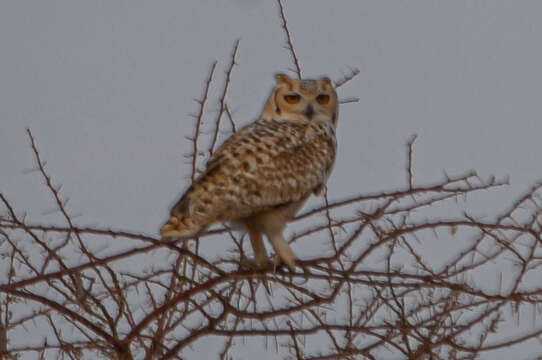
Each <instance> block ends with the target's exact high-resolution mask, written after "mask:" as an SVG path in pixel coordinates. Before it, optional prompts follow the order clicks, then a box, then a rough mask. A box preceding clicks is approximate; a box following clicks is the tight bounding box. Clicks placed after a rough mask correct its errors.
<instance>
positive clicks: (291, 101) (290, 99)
mask: <svg viewBox="0 0 542 360" xmlns="http://www.w3.org/2000/svg"><path fill="white" fill-rule="evenodd" d="M284 100H286V102H287V103H288V104H297V103H298V102H299V100H301V96H299V95H284Z"/></svg>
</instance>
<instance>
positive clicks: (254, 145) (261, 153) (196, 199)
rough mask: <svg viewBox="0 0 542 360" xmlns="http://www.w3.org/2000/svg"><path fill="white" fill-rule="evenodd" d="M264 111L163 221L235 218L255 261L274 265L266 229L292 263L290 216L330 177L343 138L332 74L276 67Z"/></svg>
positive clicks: (189, 231) (190, 223)
mask: <svg viewBox="0 0 542 360" xmlns="http://www.w3.org/2000/svg"><path fill="white" fill-rule="evenodd" d="M275 80H276V82H277V84H276V86H275V87H274V88H273V90H272V91H271V94H270V95H269V97H268V98H267V101H266V102H265V105H264V107H263V111H262V113H261V115H260V116H259V118H258V119H257V120H256V121H255V122H253V123H251V124H249V125H247V126H245V127H244V128H242V129H240V130H239V131H237V132H236V133H235V134H234V135H232V136H231V137H230V138H229V139H227V140H226V141H225V142H224V143H223V144H222V145H221V146H220V148H219V149H218V150H217V151H216V152H215V153H214V154H213V155H212V157H211V158H210V159H209V161H208V162H207V166H206V169H205V171H204V173H203V174H201V176H199V177H198V178H197V179H196V180H195V181H194V182H193V183H192V185H191V186H190V188H189V189H188V190H187V191H186V192H185V193H184V194H183V195H182V197H181V199H180V200H179V201H178V202H177V203H176V204H175V205H174V206H173V208H172V209H171V211H170V218H169V220H168V221H167V222H166V223H165V224H164V225H163V226H162V227H161V229H160V234H161V235H162V236H163V237H164V238H169V237H177V236H183V237H184V236H191V235H194V234H196V233H198V232H200V231H202V230H203V229H205V228H206V227H207V226H209V225H212V224H214V223H216V222H221V221H232V222H234V223H236V224H240V225H241V226H242V227H244V228H245V229H246V230H247V231H248V233H249V235H250V241H251V244H252V248H253V250H254V263H255V265H256V266H257V267H262V268H263V267H266V266H267V264H268V260H267V254H266V250H265V247H264V244H263V242H262V235H265V236H266V237H267V239H268V240H269V242H270V243H271V245H272V247H273V249H274V250H275V252H276V254H277V256H278V259H277V260H281V261H283V262H284V263H285V264H286V265H288V267H289V268H290V269H293V268H294V266H295V259H296V257H295V255H294V253H293V252H292V250H291V249H290V247H289V246H288V244H287V242H286V241H285V240H284V238H283V236H282V231H283V230H284V227H285V226H286V223H287V222H288V221H289V220H290V219H291V218H292V217H293V216H294V215H295V213H296V212H297V211H298V210H299V209H300V208H301V207H302V206H303V203H304V202H305V201H306V200H307V198H308V197H309V196H310V195H311V194H312V193H318V192H319V191H320V190H321V189H322V188H323V186H324V185H325V183H326V181H327V178H328V177H329V175H330V173H331V170H332V168H333V163H334V160H335V153H336V150H337V143H336V139H335V127H336V125H337V116H338V100H337V94H336V93H335V90H334V88H333V85H332V84H331V81H330V80H329V78H327V77H323V78H320V79H318V80H296V79H292V78H290V77H288V76H287V75H283V74H277V75H275Z"/></svg>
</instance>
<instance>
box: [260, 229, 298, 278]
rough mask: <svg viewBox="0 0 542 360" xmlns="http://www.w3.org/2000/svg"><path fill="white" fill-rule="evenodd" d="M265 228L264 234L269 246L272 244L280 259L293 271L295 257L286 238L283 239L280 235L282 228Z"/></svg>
mask: <svg viewBox="0 0 542 360" xmlns="http://www.w3.org/2000/svg"><path fill="white" fill-rule="evenodd" d="M266 230H267V231H266V234H265V235H266V236H267V239H269V242H270V243H271V246H273V249H274V250H275V252H276V253H277V255H278V257H279V258H280V260H282V261H283V262H284V263H285V264H286V265H288V267H289V268H290V270H291V271H294V269H295V259H296V257H295V255H294V253H293V251H292V249H290V246H288V243H287V242H286V240H284V237H283V236H282V229H280V228H271V229H266Z"/></svg>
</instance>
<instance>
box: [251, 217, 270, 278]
mask: <svg viewBox="0 0 542 360" xmlns="http://www.w3.org/2000/svg"><path fill="white" fill-rule="evenodd" d="M248 235H249V236H250V244H251V245H252V250H253V251H254V264H255V265H256V266H257V267H258V268H264V267H266V266H267V264H268V261H267V251H265V246H264V245H263V240H262V233H261V231H260V230H259V229H257V228H256V227H255V226H248Z"/></svg>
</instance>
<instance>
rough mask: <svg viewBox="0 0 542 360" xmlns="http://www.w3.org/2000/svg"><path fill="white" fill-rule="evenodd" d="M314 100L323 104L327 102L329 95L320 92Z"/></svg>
mask: <svg viewBox="0 0 542 360" xmlns="http://www.w3.org/2000/svg"><path fill="white" fill-rule="evenodd" d="M316 101H317V102H318V104H320V105H325V104H327V103H328V102H329V95H324V94H320V95H318V96H317V97H316Z"/></svg>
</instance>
